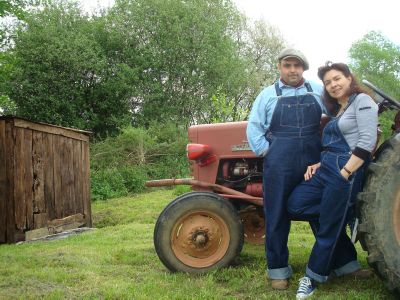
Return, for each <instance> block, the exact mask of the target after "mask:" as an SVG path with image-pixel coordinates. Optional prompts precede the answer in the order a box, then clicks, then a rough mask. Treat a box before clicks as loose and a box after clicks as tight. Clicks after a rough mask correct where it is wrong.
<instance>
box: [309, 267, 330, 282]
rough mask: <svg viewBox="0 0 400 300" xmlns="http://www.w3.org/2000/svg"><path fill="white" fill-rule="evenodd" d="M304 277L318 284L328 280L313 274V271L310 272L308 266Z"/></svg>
mask: <svg viewBox="0 0 400 300" xmlns="http://www.w3.org/2000/svg"><path fill="white" fill-rule="evenodd" d="M306 275H307V276H308V277H310V278H311V279H314V280H315V281H317V282H320V283H323V282H325V281H327V280H328V276H325V275H320V274H317V273H314V272H313V271H311V269H309V268H308V266H307V268H306Z"/></svg>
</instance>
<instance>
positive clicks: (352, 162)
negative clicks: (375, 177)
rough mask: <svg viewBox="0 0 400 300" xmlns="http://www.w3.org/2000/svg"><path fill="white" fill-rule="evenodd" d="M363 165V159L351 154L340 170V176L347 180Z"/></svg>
mask: <svg viewBox="0 0 400 300" xmlns="http://www.w3.org/2000/svg"><path fill="white" fill-rule="evenodd" d="M363 164H364V160H363V159H361V158H359V157H358V156H355V155H354V154H352V155H351V156H350V159H349V160H348V161H347V163H346V165H344V167H343V168H342V169H341V170H340V174H342V176H343V177H344V178H346V179H348V178H349V176H350V175H351V174H352V173H354V172H355V171H357V170H358V168H359V167H361V166H362V165H363Z"/></svg>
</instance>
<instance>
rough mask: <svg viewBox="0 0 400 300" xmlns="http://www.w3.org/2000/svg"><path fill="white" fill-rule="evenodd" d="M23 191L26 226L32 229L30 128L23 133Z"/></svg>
mask: <svg viewBox="0 0 400 300" xmlns="http://www.w3.org/2000/svg"><path fill="white" fill-rule="evenodd" d="M23 153H24V158H23V162H24V165H25V166H24V182H23V184H24V192H25V204H26V227H25V228H24V229H33V167H32V130H29V129H25V134H24V145H23Z"/></svg>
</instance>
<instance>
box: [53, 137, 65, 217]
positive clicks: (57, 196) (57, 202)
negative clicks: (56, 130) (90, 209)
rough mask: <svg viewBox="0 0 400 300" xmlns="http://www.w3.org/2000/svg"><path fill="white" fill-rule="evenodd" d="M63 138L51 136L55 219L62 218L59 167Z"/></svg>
mask: <svg viewBox="0 0 400 300" xmlns="http://www.w3.org/2000/svg"><path fill="white" fill-rule="evenodd" d="M62 141H63V138H62V137H60V136H56V135H55V136H53V145H54V146H53V150H54V208H55V218H57V219H59V218H62V217H63V196H62V193H63V191H62V181H61V177H62V176H61V165H62V151H63V149H62V147H63V143H62Z"/></svg>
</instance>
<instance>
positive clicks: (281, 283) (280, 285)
mask: <svg viewBox="0 0 400 300" xmlns="http://www.w3.org/2000/svg"><path fill="white" fill-rule="evenodd" d="M271 286H272V288H273V289H275V290H286V289H287V288H288V287H289V280H287V279H271Z"/></svg>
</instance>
